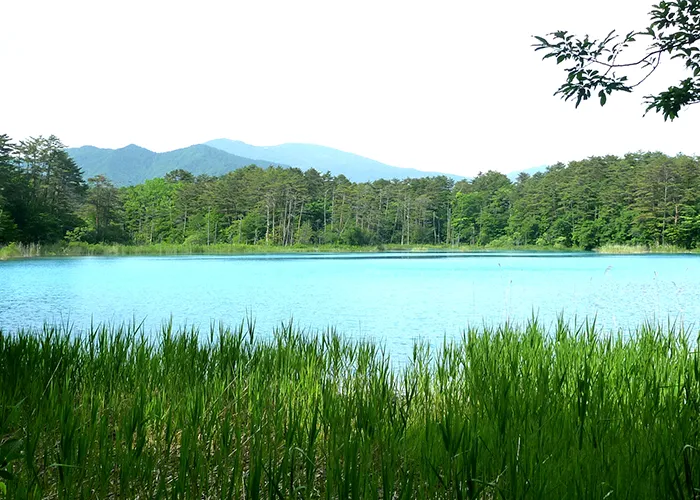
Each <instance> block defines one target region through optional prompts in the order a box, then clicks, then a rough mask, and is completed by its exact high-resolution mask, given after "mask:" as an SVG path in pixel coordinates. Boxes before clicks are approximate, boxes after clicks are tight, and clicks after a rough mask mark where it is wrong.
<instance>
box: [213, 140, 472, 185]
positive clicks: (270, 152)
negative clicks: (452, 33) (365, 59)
mask: <svg viewBox="0 0 700 500" xmlns="http://www.w3.org/2000/svg"><path fill="white" fill-rule="evenodd" d="M204 144H206V145H208V146H211V147H214V148H218V149H221V150H222V151H226V152H228V153H231V154H235V155H243V156H251V155H257V156H258V157H263V158H265V159H266V160H270V161H273V162H279V163H283V164H286V165H291V166H293V167H297V168H301V169H302V170H307V169H309V168H314V169H316V170H318V171H319V172H322V173H324V172H326V171H329V172H331V174H333V175H340V174H342V175H344V176H345V177H347V178H348V179H350V180H351V181H353V182H367V181H370V182H371V181H375V180H379V179H389V180H390V179H395V178H398V179H406V178H410V177H433V176H439V175H444V176H446V177H450V178H452V179H454V180H460V179H463V178H464V177H463V176H460V175H455V174H448V173H443V172H429V171H424V170H417V169H414V168H403V167H396V166H393V165H388V164H386V163H382V162H380V161H377V160H373V159H371V158H367V157H366V156H362V155H358V154H356V153H350V152H347V151H342V150H340V149H336V148H331V147H329V146H321V145H318V144H307V143H301V142H287V143H283V144H278V145H275V146H253V145H252V144H248V143H245V142H243V141H238V140H232V139H213V140H211V141H207V142H205V143H204Z"/></svg>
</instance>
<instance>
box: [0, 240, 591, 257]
mask: <svg viewBox="0 0 700 500" xmlns="http://www.w3.org/2000/svg"><path fill="white" fill-rule="evenodd" d="M583 251H585V250H582V249H579V248H563V247H538V246H534V245H523V246H509V247H488V246H477V245H459V246H452V245H367V246H347V245H303V246H301V245H299V246H296V245H295V246H281V245H247V244H244V245H239V244H228V243H223V244H222V243H217V244H213V245H187V244H180V243H175V244H171V243H156V244H153V245H122V244H114V245H108V244H100V243H97V244H75V243H69V244H53V245H41V244H35V243H32V244H28V245H24V244H21V243H11V244H9V245H7V246H4V247H0V261H2V260H17V259H28V258H41V257H88V256H129V255H133V256H147V255H274V254H302V253H312V254H313V253H318V254H320V253H324V254H333V253H392V252H397V253H398V252H405V253H449V252H454V253H467V252H475V253H476V252H481V253H490V252H548V253H552V252H565V253H573V252H583Z"/></svg>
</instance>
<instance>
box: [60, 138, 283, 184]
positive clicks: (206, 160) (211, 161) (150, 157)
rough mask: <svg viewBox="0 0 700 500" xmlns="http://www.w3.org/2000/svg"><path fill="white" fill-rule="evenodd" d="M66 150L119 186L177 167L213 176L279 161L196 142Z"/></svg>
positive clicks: (90, 172)
mask: <svg viewBox="0 0 700 500" xmlns="http://www.w3.org/2000/svg"><path fill="white" fill-rule="evenodd" d="M66 152H67V153H68V154H69V155H70V156H71V157H72V158H73V159H74V160H75V162H76V163H77V164H78V166H79V167H80V168H81V169H82V170H83V174H84V177H85V178H86V179H88V178H90V177H94V176H96V175H100V174H101V175H104V176H105V177H107V178H108V179H110V180H111V181H112V182H113V183H114V184H115V185H116V186H129V185H134V184H140V183H142V182H144V181H145V180H147V179H153V178H156V177H163V176H164V175H165V174H167V173H168V172H170V171H172V170H176V169H183V170H187V171H189V172H192V173H193V174H195V175H202V174H206V175H212V176H213V175H223V174H225V173H227V172H231V171H233V170H236V169H238V168H241V167H245V166H247V165H252V164H255V165H258V166H260V167H263V168H266V167H269V166H273V165H276V164H275V163H273V162H268V161H266V160H260V159H254V158H245V157H240V156H237V155H232V154H230V153H226V152H224V151H221V150H220V149H217V148H213V147H211V146H207V145H205V144H193V145H192V146H188V147H185V148H179V149H175V150H172V151H166V152H164V153H156V152H154V151H151V150H149V149H146V148H144V147H141V146H138V145H136V144H129V145H127V146H124V147H123V148H118V149H109V148H98V147H95V146H90V145H87V146H82V147H79V148H68V149H66ZM280 166H283V167H286V165H280Z"/></svg>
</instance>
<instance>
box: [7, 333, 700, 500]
mask: <svg viewBox="0 0 700 500" xmlns="http://www.w3.org/2000/svg"><path fill="white" fill-rule="evenodd" d="M147 333H148V334H150V332H144V331H142V330H141V329H140V327H139V326H138V325H131V326H124V327H107V326H96V327H93V328H91V329H88V330H87V331H81V332H77V331H69V330H67V329H65V328H61V327H53V326H46V327H45V328H44V329H43V330H42V331H20V332H13V333H9V334H8V333H2V332H0V387H1V388H2V390H1V392H0V424H1V427H0V439H1V440H2V443H0V453H2V449H3V446H4V449H5V450H10V451H12V450H15V452H13V453H14V454H12V455H11V456H10V455H8V456H9V460H8V463H7V465H6V467H5V469H2V468H1V466H2V464H0V470H3V474H2V477H5V478H7V477H11V479H3V478H2V477H0V480H3V481H4V482H5V483H6V486H7V497H8V498H99V499H104V498H197V499H201V498H245V499H261V498H268V499H275V498H277V499H282V498H298V499H309V498H342V499H345V498H370V499H406V498H416V499H418V498H421V499H422V498H457V499H468V498H482V499H495V498H508V499H510V498H513V499H515V498H533V499H535V498H536V499H539V498H557V499H559V498H609V499H610V498H629V499H638V498H678V499H680V498H697V497H698V496H699V495H700V357H699V355H698V353H697V338H696V337H695V336H691V335H690V334H689V332H686V331H683V330H682V329H675V328H673V327H668V328H661V327H655V326H652V325H644V326H641V327H640V328H639V329H638V330H637V332H636V333H635V334H633V335H630V336H624V337H623V336H622V335H601V334H600V333H598V332H596V331H595V329H594V328H593V327H592V326H591V327H588V328H579V329H577V330H574V329H573V328H570V327H568V326H567V325H565V324H564V323H563V322H562V323H560V324H559V325H558V326H557V327H556V329H555V331H550V332H545V331H544V329H543V328H542V327H541V326H540V325H538V324H537V323H536V322H532V323H531V324H529V325H527V326H525V327H523V328H515V327H512V326H511V325H507V324H506V325H503V326H501V327H498V328H493V329H490V328H482V329H471V330H468V331H466V332H465V333H464V334H463V336H462V338H461V339H460V340H457V341H449V342H445V343H444V345H443V346H442V347H441V348H440V349H432V348H431V347H430V346H429V345H427V344H425V343H421V342H418V343H416V344H415V345H414V348H413V354H412V356H411V358H410V359H408V360H406V361H405V362H401V363H392V361H391V359H390V357H389V355H388V354H386V353H385V351H384V350H383V349H382V347H381V346H379V345H377V344H374V343H371V342H364V341H358V342H355V341H349V340H346V339H344V338H343V337H341V336H339V335H337V334H335V333H334V332H332V331H330V332H327V333H325V334H322V335H318V336H310V335H305V334H303V333H300V332H298V331H297V330H295V329H294V328H293V327H292V326H285V327H282V328H279V329H278V330H277V331H276V332H275V333H274V335H272V336H269V337H266V338H258V337H257V336H256V332H255V325H254V323H253V322H252V321H248V322H245V323H242V324H241V325H240V326H239V327H238V328H234V329H227V328H223V327H218V328H217V327H212V328H211V330H210V331H209V332H199V331H197V330H196V329H194V328H190V329H180V330H176V329H173V328H172V327H171V326H164V327H163V328H162V330H161V331H159V332H154V335H155V336H153V337H152V336H149V335H147ZM17 450H19V451H18V452H17ZM9 453H10V452H9V451H8V454H9Z"/></svg>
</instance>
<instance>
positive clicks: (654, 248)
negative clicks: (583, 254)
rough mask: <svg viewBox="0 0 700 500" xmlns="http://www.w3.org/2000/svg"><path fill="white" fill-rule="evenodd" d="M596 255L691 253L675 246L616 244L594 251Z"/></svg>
mask: <svg viewBox="0 0 700 500" xmlns="http://www.w3.org/2000/svg"><path fill="white" fill-rule="evenodd" d="M596 252H598V253H607V254H619V255H631V254H645V253H674V254H675V253H692V252H693V251H691V250H687V249H685V248H682V247H678V246H675V245H651V246H649V245H616V244H606V245H603V246H601V247H600V248H598V249H596Z"/></svg>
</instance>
